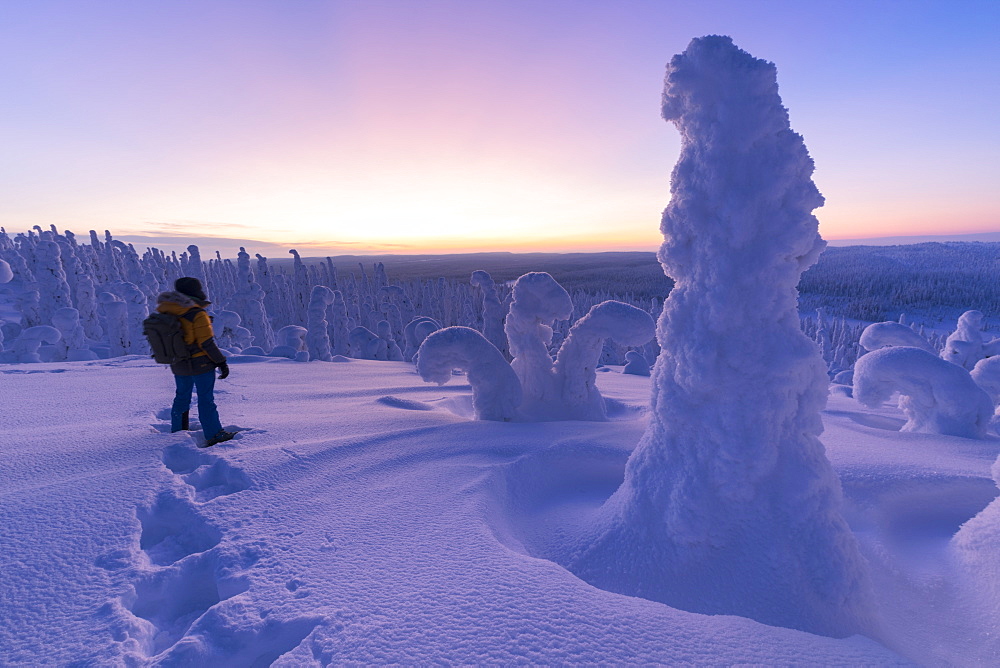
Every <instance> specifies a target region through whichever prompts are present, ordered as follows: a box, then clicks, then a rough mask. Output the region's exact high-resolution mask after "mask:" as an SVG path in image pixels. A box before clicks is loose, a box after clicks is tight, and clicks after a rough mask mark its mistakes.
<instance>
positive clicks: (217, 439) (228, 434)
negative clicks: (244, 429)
mask: <svg viewBox="0 0 1000 668" xmlns="http://www.w3.org/2000/svg"><path fill="white" fill-rule="evenodd" d="M235 436H236V432H234V431H226V430H225V429H223V430H222V431H220V432H219V433H218V434H216V435H215V436H213V437H212V438H210V439H208V440H207V441H205V445H202V446H199V447H202V448H210V447H212V446H213V445H215V444H216V443H223V442H225V441H228V440H230V439H232V438H233V437H235Z"/></svg>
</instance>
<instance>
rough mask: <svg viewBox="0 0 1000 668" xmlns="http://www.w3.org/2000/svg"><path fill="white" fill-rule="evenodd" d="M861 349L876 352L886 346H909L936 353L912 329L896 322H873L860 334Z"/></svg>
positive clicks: (925, 340)
mask: <svg viewBox="0 0 1000 668" xmlns="http://www.w3.org/2000/svg"><path fill="white" fill-rule="evenodd" d="M860 343H861V347H862V348H864V349H865V350H878V349H879V348H885V347H887V346H909V347H911V348H920V349H921V350H926V351H927V352H929V353H936V352H937V351H936V350H934V347H933V346H932V345H931V344H930V343H929V342H928V341H927V339H925V338H924V337H922V336H920V335H919V334H917V333H916V332H914V331H913V330H912V329H910V328H909V327H907V326H906V325H903V324H901V323H898V322H873V323H872V324H870V325H868V326H867V327H865V330H864V331H863V332H862V333H861V341H860Z"/></svg>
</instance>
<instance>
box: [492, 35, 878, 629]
mask: <svg viewBox="0 0 1000 668" xmlns="http://www.w3.org/2000/svg"><path fill="white" fill-rule="evenodd" d="M663 117H664V119H666V120H667V121H671V122H673V123H674V124H675V125H676V126H677V128H678V130H679V131H680V133H681V142H682V143H681V155H680V159H679V161H678V163H677V165H676V167H675V168H674V171H673V176H672V180H671V191H672V195H673V196H672V198H671V200H670V203H669V205H668V206H667V208H666V210H665V211H664V213H663V221H662V224H661V228H660V229H661V231H662V232H663V235H664V242H663V245H662V246H661V248H660V252H659V259H660V262H661V264H662V265H663V268H664V271H665V273H666V274H667V275H668V276H670V277H671V278H673V279H674V282H675V285H674V288H673V291H672V292H671V293H670V296H669V297H668V298H667V300H666V301H665V303H664V305H663V312H662V314H661V317H660V320H659V323H658V326H657V337H658V339H659V343H660V346H661V348H662V351H661V353H660V355H659V358H658V359H657V361H656V364H655V366H654V369H653V377H652V400H651V409H652V410H651V416H650V424H649V426H648V428H647V431H646V433H645V434H644V435H643V437H642V439H641V440H640V442H639V444H638V445H637V447H636V449H635V451H634V452H633V454H632V456H631V457H630V458H629V461H628V464H627V467H626V472H625V480H624V482H623V483H622V485H621V487H620V488H619V489H618V490H617V491H616V492H615V494H614V495H613V496H612V497H611V498H610V499H609V500H608V502H607V503H606V504H605V505H604V506H603V507H602V509H601V511H600V518H599V520H598V521H597V522H596V524H595V526H594V529H593V531H592V533H591V535H590V536H588V537H587V538H586V539H581V541H580V543H579V544H578V545H577V546H576V548H575V549H573V550H572V553H571V554H568V555H566V560H567V565H568V567H569V568H570V569H571V570H573V571H574V572H576V573H577V574H579V575H580V576H581V577H583V578H584V579H586V580H588V581H589V582H591V583H593V584H595V585H597V586H600V587H602V588H604V589H609V590H612V591H618V592H623V593H627V594H632V595H639V596H643V597H646V598H650V599H654V600H658V601H662V602H665V603H667V604H669V605H672V606H674V607H678V608H682V609H685V610H690V611H694V612H701V613H708V614H735V615H742V616H746V617H750V618H753V619H756V620H758V621H761V622H764V623H766V624H771V625H778V626H785V627H791V628H797V629H803V630H807V631H810V632H814V633H822V634H828V635H833V636H847V635H850V634H853V633H856V632H859V631H861V630H863V629H865V628H866V627H867V625H868V624H869V623H870V608H869V598H870V597H869V593H868V590H869V587H868V584H867V582H868V581H867V575H866V571H865V567H864V565H863V564H864V562H863V560H862V558H861V556H860V553H859V551H858V547H857V544H856V541H855V539H854V536H853V535H852V534H851V531H850V529H849V528H848V526H847V524H846V522H845V521H844V519H843V517H842V516H841V512H840V505H841V490H840V485H839V481H838V479H837V477H836V475H835V474H834V472H833V469H832V468H831V466H830V464H829V462H828V461H827V459H826V457H825V454H824V450H823V445H822V443H821V442H820V440H819V434H820V433H821V432H822V429H823V423H822V421H821V419H820V411H821V410H822V409H823V406H824V405H825V401H826V395H827V375H826V368H825V365H824V363H823V360H822V359H821V358H820V355H819V351H818V349H817V347H816V345H815V344H814V343H813V342H812V341H811V340H810V339H809V338H808V337H806V336H805V335H804V334H803V333H802V330H801V328H800V325H799V316H798V312H797V303H796V302H797V292H796V285H797V284H798V282H799V278H800V276H801V274H802V272H804V271H805V270H806V269H807V268H808V267H810V266H811V265H812V264H813V263H815V262H816V259H817V258H818V256H819V254H820V252H821V251H822V250H823V247H824V245H825V244H824V242H823V241H822V239H820V237H819V234H818V232H817V227H818V221H817V220H816V218H815V217H814V216H813V215H812V210H813V209H815V208H817V207H819V206H820V205H822V203H823V197H822V196H821V195H820V193H819V191H818V190H817V189H816V186H815V185H814V184H813V182H812V180H811V174H812V172H813V162H812V159H811V158H810V157H809V154H808V152H807V151H806V147H805V144H804V143H803V141H802V138H801V137H800V136H799V135H798V134H796V133H795V132H793V131H792V130H791V129H790V127H789V120H788V112H787V111H786V110H785V108H784V107H783V106H782V104H781V99H780V97H779V96H778V86H777V82H776V72H775V67H774V65H773V64H771V63H769V62H766V61H763V60H758V59H756V58H754V57H753V56H751V55H750V54H748V53H746V52H744V51H742V50H740V49H739V48H737V47H736V46H735V45H734V44H733V42H732V40H731V39H730V38H728V37H720V36H709V37H702V38H699V39H695V40H693V41H692V42H691V44H690V45H689V46H688V48H687V50H686V51H685V52H684V53H683V54H680V55H677V56H675V57H674V58H673V59H672V60H671V62H670V64H669V66H668V67H667V75H666V82H665V88H664V93H663ZM511 312H512V313H513V312H514V308H513V307H512V309H511ZM509 321H510V320H509V319H508V322H509ZM514 341H515V339H514V338H512V339H511V347H512V349H513V348H514V345H513V344H514Z"/></svg>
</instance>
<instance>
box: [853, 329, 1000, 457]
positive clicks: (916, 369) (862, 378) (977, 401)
mask: <svg viewBox="0 0 1000 668" xmlns="http://www.w3.org/2000/svg"><path fill="white" fill-rule="evenodd" d="M896 392H899V393H900V394H901V395H902V396H901V397H900V400H899V407H900V408H901V409H902V410H903V413H905V414H906V417H907V418H908V419H907V422H906V424H904V425H903V427H902V431H913V432H919V433H924V434H947V435H951V436H964V437H966V438H983V437H984V436H985V434H986V430H987V429H988V428H989V425H990V416H991V415H992V414H993V402H992V401H991V400H990V397H989V395H988V394H986V392H985V391H984V390H983V389H982V388H980V387H979V386H978V385H976V383H975V382H974V381H973V379H972V376H971V375H970V374H969V372H968V371H966V370H965V369H963V368H962V367H960V366H958V365H957V364H952V363H950V362H946V361H944V360H942V359H940V358H939V357H937V356H936V355H934V354H932V353H929V352H927V351H926V350H922V349H920V348H908V347H890V348H882V349H881V350H875V351H873V352H870V353H868V354H867V355H864V356H862V357H861V359H859V360H858V363H857V364H856V365H855V367H854V398H855V399H857V400H858V402H860V403H861V404H863V405H865V406H868V407H876V406H878V405H880V404H882V403H883V402H885V401H888V400H889V398H890V397H892V395H893V394H894V393H896Z"/></svg>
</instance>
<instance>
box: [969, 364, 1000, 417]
mask: <svg viewBox="0 0 1000 668" xmlns="http://www.w3.org/2000/svg"><path fill="white" fill-rule="evenodd" d="M970 375H971V376H972V380H974V381H975V382H976V385H978V386H979V387H981V388H983V389H984V390H985V391H986V394H988V395H990V399H992V400H993V405H994V406H996V405H997V404H1000V357H998V356H993V357H987V358H985V359H981V360H979V361H978V362H976V366H975V367H973V369H972V372H971V374H970Z"/></svg>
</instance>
